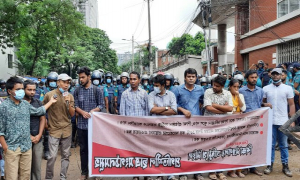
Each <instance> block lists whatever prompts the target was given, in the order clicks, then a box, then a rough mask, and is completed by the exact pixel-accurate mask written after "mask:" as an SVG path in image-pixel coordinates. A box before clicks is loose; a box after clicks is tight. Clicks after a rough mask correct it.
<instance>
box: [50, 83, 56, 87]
mask: <svg viewBox="0 0 300 180" xmlns="http://www.w3.org/2000/svg"><path fill="white" fill-rule="evenodd" d="M49 86H50V87H52V88H56V87H57V86H56V82H50V83H49Z"/></svg>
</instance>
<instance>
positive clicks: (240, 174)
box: [236, 172, 246, 178]
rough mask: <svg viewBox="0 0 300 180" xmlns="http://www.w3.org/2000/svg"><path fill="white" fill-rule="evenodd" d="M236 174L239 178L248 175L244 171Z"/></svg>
mask: <svg viewBox="0 0 300 180" xmlns="http://www.w3.org/2000/svg"><path fill="white" fill-rule="evenodd" d="M236 175H237V176H238V177H239V178H244V177H246V176H245V174H243V173H242V172H236Z"/></svg>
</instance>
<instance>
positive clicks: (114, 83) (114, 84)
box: [113, 78, 117, 87]
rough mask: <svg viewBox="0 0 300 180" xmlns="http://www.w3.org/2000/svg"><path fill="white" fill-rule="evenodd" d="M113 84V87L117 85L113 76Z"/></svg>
mask: <svg viewBox="0 0 300 180" xmlns="http://www.w3.org/2000/svg"><path fill="white" fill-rule="evenodd" d="M113 86H114V87H116V86H117V78H113Z"/></svg>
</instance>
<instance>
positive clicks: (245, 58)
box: [242, 53, 249, 71]
mask: <svg viewBox="0 0 300 180" xmlns="http://www.w3.org/2000/svg"><path fill="white" fill-rule="evenodd" d="M242 56H243V64H244V67H243V68H244V70H245V71H247V70H248V69H249V53H247V54H243V55H242Z"/></svg>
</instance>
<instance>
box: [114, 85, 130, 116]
mask: <svg viewBox="0 0 300 180" xmlns="http://www.w3.org/2000/svg"><path fill="white" fill-rule="evenodd" d="M129 87H130V85H129V84H126V86H125V87H124V86H123V84H121V85H118V86H116V87H115V92H114V96H115V97H118V100H117V104H118V106H117V110H118V111H119V109H120V103H121V97H122V93H123V92H124V91H125V90H126V89H128V88H129Z"/></svg>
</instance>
